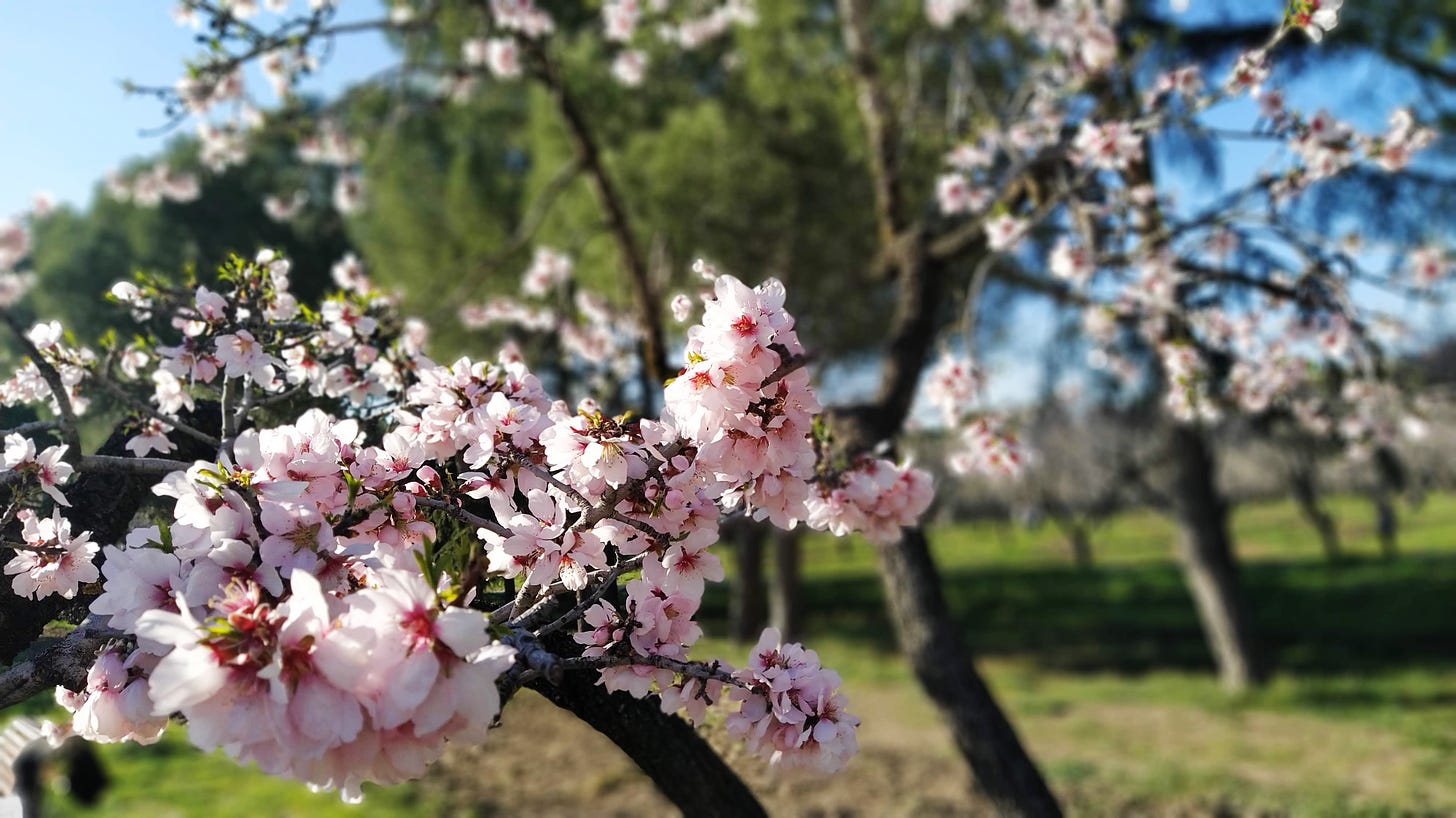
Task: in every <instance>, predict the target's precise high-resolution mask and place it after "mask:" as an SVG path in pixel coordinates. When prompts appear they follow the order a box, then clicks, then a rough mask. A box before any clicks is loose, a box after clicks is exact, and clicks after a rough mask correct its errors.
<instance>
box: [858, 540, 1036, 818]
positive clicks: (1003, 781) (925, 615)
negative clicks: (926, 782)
mask: <svg viewBox="0 0 1456 818" xmlns="http://www.w3.org/2000/svg"><path fill="white" fill-rule="evenodd" d="M878 553H879V557H880V567H881V569H882V571H881V575H882V576H883V578H884V585H885V595H886V597H887V599H888V602H889V610H890V616H891V619H892V620H893V622H894V624H895V631H896V633H897V634H898V635H899V639H900V645H901V647H902V648H903V649H904V651H905V655H906V656H908V657H909V659H910V665H911V667H912V668H913V669H914V671H915V676H916V678H917V679H919V681H920V684H921V685H922V686H923V687H924V688H925V692H926V693H928V694H929V695H930V698H931V700H932V701H933V702H935V705H936V707H938V708H939V709H940V712H941V714H942V716H943V717H944V718H945V720H946V722H947V723H948V724H949V725H950V728H951V733H952V735H953V736H954V738H955V743H956V747H957V748H959V749H960V751H961V754H962V755H963V756H964V757H965V758H966V760H967V761H968V762H969V763H970V766H971V771H972V773H974V776H975V783H976V789H977V790H978V791H980V792H981V793H982V794H983V795H985V796H986V797H987V798H988V799H990V800H991V802H992V803H993V804H995V805H996V810H997V811H998V812H999V813H1000V814H1001V815H1005V816H1059V815H1061V808H1060V807H1059V806H1058V805H1057V801H1056V799H1055V798H1053V797H1052V794H1051V790H1049V789H1048V788H1047V785H1046V782H1045V781H1044V780H1043V779H1042V777H1041V773H1040V772H1039V771H1038V770H1037V768H1036V763H1035V762H1033V761H1032V760H1031V756H1029V755H1028V754H1027V752H1026V750H1025V749H1023V748H1022V746H1021V741H1020V739H1019V738H1018V737H1017V735H1016V730H1015V729H1014V728H1012V726H1011V722H1009V721H1007V719H1006V716H1005V714H1003V713H1002V711H1001V708H1000V706H999V705H998V704H997V703H996V699H995V698H994V697H993V696H992V695H991V691H990V690H989V689H988V688H987V687H986V684H985V682H983V681H982V680H981V677H980V675H979V674H978V673H977V672H976V668H975V666H974V665H973V664H972V663H971V659H970V652H969V651H968V650H967V649H966V646H965V643H964V641H963V640H962V638H961V629H960V628H959V627H958V626H957V625H956V622H955V619H954V618H953V617H952V615H951V612H950V609H949V607H948V606H947V605H946V602H945V596H944V595H943V594H942V593H941V583H940V577H939V576H938V573H937V571H936V568H935V563H934V562H933V561H932V559H931V555H930V546H929V544H928V543H927V542H926V540H925V533H924V531H922V530H921V529H918V528H915V529H906V531H905V533H904V535H903V536H902V537H901V539H900V541H899V542H898V543H895V544H891V545H884V546H879V547H878Z"/></svg>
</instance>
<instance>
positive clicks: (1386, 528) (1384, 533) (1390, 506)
mask: <svg viewBox="0 0 1456 818" xmlns="http://www.w3.org/2000/svg"><path fill="white" fill-rule="evenodd" d="M1375 535H1376V537H1377V538H1378V539H1379V540H1380V556H1382V557H1385V558H1386V559H1388V560H1393V559H1395V558H1396V557H1397V556H1399V555H1400V539H1399V535H1400V518H1399V517H1398V516H1397V515H1396V513H1395V504H1394V503H1392V502H1391V501H1390V495H1389V494H1386V493H1385V492H1383V491H1382V492H1379V493H1377V494H1376V495H1375Z"/></svg>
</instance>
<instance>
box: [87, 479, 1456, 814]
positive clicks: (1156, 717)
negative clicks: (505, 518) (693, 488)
mask: <svg viewBox="0 0 1456 818" xmlns="http://www.w3.org/2000/svg"><path fill="white" fill-rule="evenodd" d="M1330 509H1331V512H1332V513H1333V514H1334V515H1335V516H1336V518H1337V519H1339V520H1340V522H1341V533H1342V537H1343V539H1344V541H1345V545H1346V549H1347V552H1348V554H1349V559H1348V560H1347V561H1345V562H1344V563H1342V564H1340V565H1338V566H1330V565H1328V564H1326V563H1325V562H1324V560H1323V558H1322V556H1321V553H1320V551H1319V548H1318V545H1317V542H1316V540H1315V539H1314V537H1313V535H1312V534H1311V532H1310V529H1309V528H1308V527H1307V526H1306V525H1305V524H1304V523H1303V522H1302V521H1301V520H1300V518H1299V516H1298V514H1297V512H1296V510H1295V509H1294V508H1293V506H1292V505H1290V504H1288V503H1266V504H1256V505H1247V506H1243V507H1240V508H1239V509H1238V510H1237V511H1236V513H1235V515H1234V519H1233V525H1234V530H1235V534H1236V540H1237V542H1238V547H1239V552H1240V557H1241V561H1242V565H1243V579H1244V584H1245V589H1246V593H1247V596H1248V598H1249V601H1250V603H1251V607H1252V614H1253V617H1254V621H1255V623H1256V626H1257V628H1258V632H1259V634H1260V637H1261V639H1262V640H1263V644H1264V646H1265V648H1266V650H1267V651H1268V653H1269V655H1270V657H1271V658H1272V660H1273V663H1274V666H1275V668H1276V674H1275V677H1274V679H1273V681H1272V682H1271V683H1270V684H1269V685H1268V686H1267V687H1266V688H1264V689H1262V690H1259V691H1257V692H1254V693H1251V694H1248V695H1245V696H1242V697H1239V698H1230V697H1228V696H1226V695H1224V694H1223V693H1222V692H1221V691H1220V690H1219V689H1218V686H1217V683H1216V681H1215V680H1214V679H1213V677H1212V674H1211V665H1210V661H1209V658H1208V653H1207V650H1206V648H1205V647H1204V644H1203V641H1202V636H1201V633H1200V630H1199V627H1198V622H1197V618H1196V616H1195V613H1194V611H1193V608H1192V605H1191V602H1190V600H1189V597H1188V593H1187V591H1186V590H1185V589H1184V587H1183V584H1182V582H1181V578H1180V575H1179V573H1178V570H1177V568H1176V566H1175V565H1174V563H1173V562H1172V560H1171V557H1170V542H1171V537H1172V534H1173V532H1172V529H1171V528H1170V526H1169V524H1168V523H1167V522H1166V521H1165V520H1163V519H1162V518H1160V517H1157V516H1154V515H1151V514H1146V513H1141V512H1138V513H1130V514H1126V515H1122V516H1120V517H1118V518H1116V519H1114V520H1112V521H1109V522H1108V523H1107V524H1106V525H1104V526H1103V527H1101V528H1100V529H1098V530H1097V531H1096V532H1095V534H1094V549H1095V550H1096V556H1097V560H1098V565H1097V567H1096V568H1095V569H1093V570H1090V571H1086V570H1078V569H1076V568H1074V567H1072V566H1071V565H1070V557H1069V555H1068V552H1067V549H1066V546H1065V544H1064V543H1063V541H1062V540H1061V538H1060V536H1059V535H1058V533H1057V532H1056V530H1055V529H1054V528H1052V527H1051V526H1043V527H1042V528H1040V529H1035V530H1022V529H1015V528H1011V527H1007V526H998V525H994V524H986V523H976V524H957V525H944V526H939V527H937V528H936V529H935V530H934V532H933V534H932V542H933V545H934V548H935V551H936V556H937V557H938V560H939V563H940V565H941V568H942V572H943V579H944V583H945V588H946V593H947V597H948V599H949V602H950V604H951V606H952V609H953V610H954V612H955V614H956V616H957V617H958V618H959V619H960V621H961V622H962V624H963V627H964V632H965V634H966V637H967V640H968V642H969V643H970V644H971V645H972V647H973V648H974V650H975V651H976V653H977V655H978V656H979V657H980V659H979V662H980V665H981V667H982V669H983V671H984V672H985V675H986V676H987V679H988V681H989V683H990V684H991V686H992V688H993V690H994V691H996V694H997V695H998V697H999V698H1000V699H1001V700H1002V702H1003V704H1004V705H1005V707H1006V708H1007V710H1008V711H1009V713H1010V715H1011V717H1012V719H1013V721H1014V722H1015V723H1016V725H1017V728H1018V730H1019V731H1020V732H1021V734H1022V736H1023V738H1024V739H1025V741H1026V743H1027V744H1028V746H1029V747H1030V749H1031V750H1032V752H1033V753H1034V754H1035V755H1036V756H1037V758H1038V759H1039V760H1040V761H1041V763H1042V765H1043V768H1044V769H1045V771H1046V772H1047V774H1048V776H1049V778H1050V780H1051V783H1052V785H1053V787H1054V788H1055V789H1056V790H1057V791H1058V793H1059V795H1061V797H1062V798H1063V800H1064V801H1065V802H1066V803H1067V804H1068V806H1069V807H1070V808H1071V810H1072V811H1073V812H1075V813H1078V814H1086V815H1122V814H1145V815H1162V814H1193V815H1200V814H1207V815H1239V814H1293V815H1320V816H1323V815H1405V814H1450V813H1456V777H1453V776H1451V775H1450V774H1449V766H1450V759H1451V758H1452V757H1453V754H1456V604H1453V598H1456V499H1452V498H1447V497H1437V496H1433V497H1432V498H1431V499H1430V501H1429V502H1428V503H1426V505H1425V506H1424V507H1422V508H1421V509H1419V510H1414V511H1407V512H1406V513H1405V514H1404V517H1405V519H1403V521H1402V523H1403V525H1402V530H1401V537H1402V554H1401V556H1400V558H1399V559H1396V560H1393V561H1387V560H1383V559H1380V558H1379V557H1378V547H1377V545H1376V543H1375V541H1374V535H1373V520H1374V513H1373V510H1372V509H1371V508H1370V507H1369V505H1368V503H1364V502H1362V501H1360V500H1359V499H1355V498H1337V499H1335V500H1333V501H1332V502H1331V503H1330ZM805 548H806V554H805V560H804V563H805V572H806V583H805V603H806V605H805V607H806V609H807V612H808V613H807V617H806V631H807V632H806V634H805V641H806V642H807V643H809V644H810V645H811V646H812V647H814V648H815V649H816V650H818V651H819V653H820V654H821V656H822V657H823V658H824V661H825V664H826V665H829V666H831V667H834V668H836V669H837V670H839V671H840V672H841V674H842V675H843V677H844V680H845V686H846V689H847V692H848V693H849V695H850V698H851V702H852V704H853V705H854V708H855V709H856V711H857V712H859V713H860V715H861V716H862V717H863V719H864V725H863V726H862V728H861V730H862V733H861V743H862V746H863V748H864V751H863V753H862V757H861V758H860V759H859V760H858V761H857V762H856V766H855V768H854V770H856V771H857V772H855V773H854V774H853V775H847V776H844V777H841V778H840V779H835V780H833V781H830V782H821V783H805V782H794V783H792V784H789V783H785V782H783V781H779V780H777V779H773V778H765V777H761V776H760V774H759V773H758V772H757V767H756V765H755V764H754V763H753V762H748V763H746V764H741V765H739V766H740V769H744V770H745V772H746V773H747V774H749V776H750V780H751V782H752V784H753V786H754V787H755V789H756V790H758V791H759V792H760V793H762V794H763V796H764V798H765V800H766V802H767V803H769V805H770V808H771V810H772V811H774V812H775V814H779V813H782V814H807V813H808V812H811V811H813V810H818V811H819V813H822V814H860V815H878V814H886V815H919V814H936V815H939V814H968V811H971V810H973V807H972V806H970V804H971V803H972V802H970V801H968V800H967V798H966V796H965V790H964V766H963V765H962V764H961V762H960V761H959V759H958V757H957V756H956V753H955V752H954V749H953V745H952V744H951V743H950V740H949V736H948V733H947V731H946V730H945V728H944V726H943V725H942V724H941V723H940V719H939V717H938V715H937V714H936V712H935V710H934V709H933V707H932V706H931V705H930V704H929V702H928V701H926V700H925V698H924V697H923V695H922V694H921V693H920V692H919V690H918V688H917V687H916V686H915V684H914V681H913V679H912V677H911V675H910V673H909V670H908V668H907V666H906V664H905V663H904V661H903V660H902V659H901V658H900V657H899V656H898V655H897V654H896V652H895V650H894V641H893V634H892V631H891V629H890V627H889V624H888V622H887V620H886V617H885V613H884V609H883V604H882V596H881V589H880V586H879V579H878V577H877V576H876V573H875V566H874V562H873V552H872V551H871V550H870V549H869V547H868V546H866V545H864V544H862V543H858V542H855V541H853V540H851V541H836V540H833V539H831V538H827V537H817V536H811V537H809V538H808V539H807V541H806V544H805ZM726 602H727V597H726V590H725V589H724V588H723V587H722V586H718V587H714V588H711V589H710V593H709V595H708V596H707V598H706V599H705V603H704V604H705V608H704V614H703V618H704V620H705V622H706V624H707V626H708V630H709V633H710V637H709V638H707V639H705V640H704V643H703V644H702V646H701V654H702V655H710V654H711V655H722V656H725V657H727V658H728V659H729V660H730V661H732V660H734V659H735V658H737V659H739V660H741V656H742V654H743V653H744V652H745V649H744V647H743V646H741V645H732V644H729V643H727V642H726V641H724V640H722V639H718V638H714V637H712V636H711V634H713V633H722V632H724V629H723V624H724V623H723V617H724V615H725V611H726ZM517 705H519V707H517ZM516 712H519V713H521V715H519V716H512V715H511V714H512V713H516ZM508 718H510V719H512V721H510V723H508V724H507V725H506V728H505V729H503V730H501V731H500V735H501V737H502V738H501V739H499V740H498V739H494V738H493V739H492V742H488V744H487V749H486V750H485V755H484V757H483V758H482V759H479V760H476V761H472V762H471V764H472V765H473V766H470V767H468V768H467V769H466V772H465V773H464V774H462V773H461V772H460V771H459V770H458V769H457V770H456V771H455V772H453V773H449V774H440V775H432V777H430V778H427V779H426V780H425V781H424V782H421V783H418V784H413V785H409V786H405V787H397V788H393V789H390V790H375V791H373V792H372V793H371V794H370V795H369V797H368V798H367V799H366V801H365V803H364V805H363V806H361V807H345V806H343V805H340V804H338V802H337V799H336V798H334V797H333V796H328V795H320V796H315V795H311V794H309V793H307V791H306V790H304V789H303V788H302V787H301V786H298V785H296V784H294V783H291V782H283V781H276V780H274V779H270V778H267V777H265V776H263V775H261V774H260V773H257V772H256V771H250V770H239V769H238V768H237V767H236V766H235V765H233V764H232V763H231V762H229V761H227V760H226V759H225V758H221V757H219V756H217V755H209V756H202V755H198V754H196V753H194V752H193V751H191V750H190V749H189V748H188V747H187V746H186V742H185V738H184V737H183V736H182V735H181V731H180V730H173V731H171V732H170V733H169V735H168V737H167V739H166V740H164V742H163V743H162V744H161V745H160V746H159V747H153V748H145V747H131V746H120V747H105V748H102V756H103V758H104V759H105V762H106V764H107V765H108V770H109V771H110V772H111V773H112V775H113V778H114V779H115V781H116V786H115V787H114V788H113V790H112V791H111V792H110V794H109V795H108V796H107V802H106V804H105V807H104V810H103V812H104V814H106V815H116V816H129V815H135V816H147V818H161V816H171V815H177V816H191V815H198V816H204V815H205V816H209V818H223V817H224V816H232V815H238V816H242V815H244V814H246V815H248V816H292V815H310V816H313V815H320V816H329V815H335V814H339V815H344V814H347V815H351V816H374V815H401V814H430V815H433V814H445V813H444V812H443V810H445V806H444V805H446V804H447V803H448V804H451V805H454V806H452V807H451V808H450V810H449V812H450V814H462V815H463V814H482V815H483V814H516V813H513V812H512V811H511V810H510V809H504V810H503V811H492V809H497V808H491V809H486V808H485V807H474V808H465V807H459V804H460V803H462V801H461V797H460V794H459V788H460V787H461V786H462V785H461V781H468V782H475V783H472V784H470V785H472V786H473V785H478V786H482V787H483V786H486V785H485V784H484V783H479V782H490V784H489V786H490V787H492V788H493V789H492V790H491V792H492V793H494V794H496V795H498V794H499V793H500V792H502V791H503V790H505V789H509V788H511V787H514V786H518V782H519V781H520V780H521V778H522V777H524V776H523V775H522V774H521V773H520V771H519V769H518V768H516V767H512V766H510V764H509V763H508V762H510V761H511V760H512V759H514V758H515V756H514V755H510V756H507V755H505V752H506V751H504V750H501V751H498V752H500V753H501V755H497V756H494V757H492V756H491V754H490V753H491V750H490V746H491V744H492V743H496V744H499V745H502V746H513V745H510V742H520V741H524V742H526V743H527V745H528V746H529V745H531V743H532V742H535V743H536V745H537V746H539V745H540V744H541V743H545V744H552V743H556V744H562V745H563V747H562V748H559V749H561V750H562V752H561V753H560V754H559V755H558V756H557V757H559V758H560V759H561V760H560V761H559V762H558V763H559V764H561V765H570V764H571V763H573V762H572V759H573V758H574V757H575V755H576V753H574V752H571V750H574V748H575V746H576V744H577V743H579V742H587V741H590V740H591V739H592V738H593V737H591V736H583V735H580V734H579V733H573V732H571V731H572V730H579V726H574V725H569V724H565V723H563V722H562V721H561V717H560V716H559V715H557V714H555V713H554V711H551V709H550V708H549V707H547V706H545V705H542V704H540V703H539V702H537V703H533V702H531V701H524V700H523V701H520V702H517V703H516V704H514V705H513V706H512V708H511V710H510V711H509V712H508ZM610 755H611V753H610V749H609V748H605V749H603V750H602V751H601V753H600V754H597V756H596V758H597V760H595V761H593V762H590V764H591V765H593V766H591V768H590V771H589V773H587V774H586V775H588V776H589V778H590V780H593V781H598V782H601V783H599V784H598V785H596V786H597V788H598V789H597V790H593V792H602V793H606V794H605V795H602V796H600V797H602V798H605V799H606V800H605V801H602V802H601V803H600V804H598V806H599V807H600V811H601V814H617V813H619V812H620V813H622V814H627V813H630V812H633V811H636V812H637V813H641V812H642V811H643V809H647V811H648V812H649V813H651V811H652V808H651V807H650V806H649V807H645V808H644V807H642V806H641V805H642V804H649V805H651V804H659V802H655V801H651V800H650V799H651V798H652V797H653V796H651V794H650V793H647V794H642V793H641V792H638V791H640V790H642V788H644V787H646V786H647V785H646V784H644V782H642V781H641V780H640V778H639V777H636V776H635V775H634V773H632V771H631V770H630V769H629V768H627V767H625V766H620V765H625V762H623V761H622V760H621V759H620V758H617V759H616V760H615V761H613V762H612V763H613V764H616V765H619V766H612V767H610V768H607V769H603V768H601V766H600V765H601V763H602V762H601V761H600V758H601V757H602V756H610ZM493 758H494V760H492V759H493ZM735 763H738V762H735ZM508 770H509V771H510V772H509V773H508V772H506V771H508ZM493 776H494V777H493ZM571 777H572V773H570V772H569V770H566V769H563V770H562V771H561V772H560V773H559V775H558V776H557V778H558V780H559V781H560V782H565V781H567V780H569V779H571ZM550 785H551V783H550V782H548V784H547V786H550ZM560 786H565V784H560ZM634 788H635V789H634ZM632 792H637V795H633V796H631V797H632V798H633V799H636V800H630V801H629V800H624V801H621V802H620V805H619V808H617V809H616V810H615V811H614V810H613V809H612V808H611V804H613V803H617V802H615V801H613V800H612V799H614V798H619V797H620V798H624V799H625V798H628V795H626V794H627V793H632ZM583 797H585V796H583ZM593 797H594V798H595V797H596V796H593ZM533 798H534V799H535V800H532V799H533ZM469 800H470V799H469V798H466V799H465V802H469ZM502 803H506V804H512V805H515V806H518V807H519V808H520V810H521V811H522V812H521V813H520V814H525V813H530V814H535V815H557V814H571V813H572V812H573V811H574V810H575V808H572V807H568V806H564V804H566V800H563V799H562V798H561V797H560V795H559V793H558V794H557V795H556V796H555V798H554V800H553V799H552V798H548V797H547V796H545V795H539V797H538V796H532V795H530V794H525V795H521V796H518V797H517V798H516V800H504V801H503V802H502ZM806 803H812V804H814V807H813V810H809V808H808V807H805V806H804V805H805V804H806ZM629 804H631V805H635V806H632V807H630V808H629V807H628V806H627V805H629ZM578 808H579V805H578ZM659 808H660V804H659ZM59 814H72V813H59Z"/></svg>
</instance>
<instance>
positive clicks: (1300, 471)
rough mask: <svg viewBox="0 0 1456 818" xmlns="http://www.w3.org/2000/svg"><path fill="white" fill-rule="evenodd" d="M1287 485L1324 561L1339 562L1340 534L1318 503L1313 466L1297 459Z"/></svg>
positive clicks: (1333, 520)
mask: <svg viewBox="0 0 1456 818" xmlns="http://www.w3.org/2000/svg"><path fill="white" fill-rule="evenodd" d="M1289 485H1290V488H1291V490H1292V491H1293V493H1294V502H1295V503H1296V504H1298V505H1299V512H1300V514H1302V515H1304V519H1305V520H1306V521H1307V522H1308V523H1309V524H1310V525H1312V526H1314V530H1315V531H1316V532H1317V533H1318V534H1319V538H1320V546H1321V548H1323V549H1324V553H1325V559H1326V560H1327V561H1329V562H1330V563H1331V564H1333V563H1337V562H1339V561H1340V558H1341V553H1340V532H1339V528H1338V527H1337V526H1336V525H1335V519H1334V518H1333V517H1331V516H1330V513H1329V512H1328V511H1325V509H1324V506H1322V505H1321V504H1320V501H1319V488H1318V486H1317V481H1316V479H1315V470H1314V464H1313V463H1312V462H1310V461H1309V460H1307V459H1305V458H1304V457H1302V456H1301V457H1299V460H1298V462H1296V463H1295V465H1294V468H1293V469H1292V470H1291V471H1290V474H1289Z"/></svg>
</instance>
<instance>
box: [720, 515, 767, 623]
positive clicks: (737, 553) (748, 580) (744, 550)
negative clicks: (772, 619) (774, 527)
mask: <svg viewBox="0 0 1456 818" xmlns="http://www.w3.org/2000/svg"><path fill="white" fill-rule="evenodd" d="M730 536H731V537H732V539H733V554H734V557H735V559H734V563H735V569H736V571H735V574H734V576H733V577H732V580H731V582H730V583H729V586H728V590H729V599H728V620H729V622H728V629H729V635H730V636H731V637H732V638H733V639H736V640H738V641H740V642H753V641H756V640H757V639H758V636H759V634H760V633H762V632H763V625H764V622H765V621H766V619H767V616H768V603H767V600H766V599H765V596H766V595H765V593H764V575H763V543H764V540H765V539H767V537H768V530H767V528H765V527H764V526H763V525H760V524H757V523H755V522H754V521H752V520H743V521H741V522H740V523H739V524H737V525H736V526H735V529H734V530H733V531H732V532H731V533H730Z"/></svg>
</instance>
